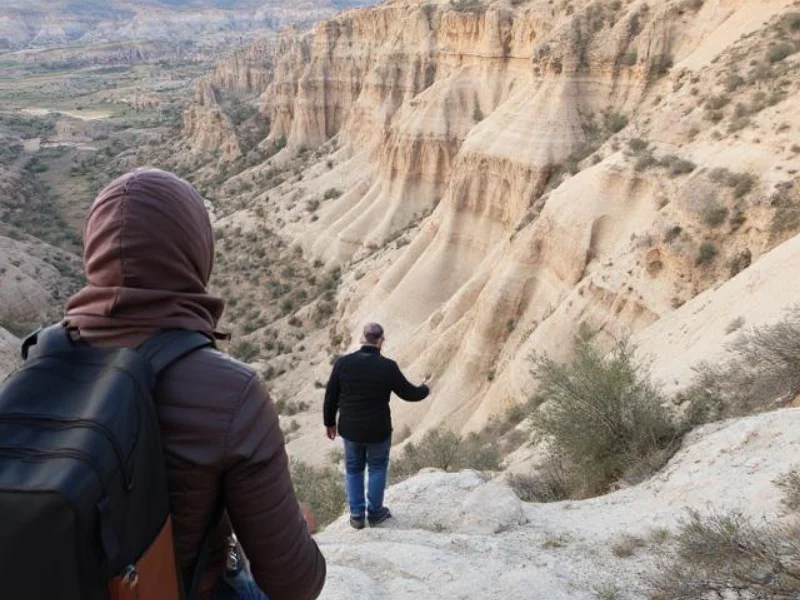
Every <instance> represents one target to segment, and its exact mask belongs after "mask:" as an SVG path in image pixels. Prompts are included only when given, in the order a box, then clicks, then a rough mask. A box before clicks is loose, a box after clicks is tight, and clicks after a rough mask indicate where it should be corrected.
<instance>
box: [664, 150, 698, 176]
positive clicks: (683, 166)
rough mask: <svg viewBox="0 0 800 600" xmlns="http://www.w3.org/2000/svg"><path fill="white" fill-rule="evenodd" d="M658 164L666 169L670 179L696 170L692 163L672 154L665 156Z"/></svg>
mask: <svg viewBox="0 0 800 600" xmlns="http://www.w3.org/2000/svg"><path fill="white" fill-rule="evenodd" d="M658 162H659V165H660V166H662V167H664V168H665V169H667V171H669V174H670V175H671V176H672V177H678V176H679V175H686V174H688V173H691V172H692V171H694V170H695V169H696V168H697V165H695V164H694V163H693V162H692V161H690V160H686V159H684V158H680V157H679V156H676V155H674V154H667V155H666V156H665V157H663V158H662V159H661V160H660V161H658Z"/></svg>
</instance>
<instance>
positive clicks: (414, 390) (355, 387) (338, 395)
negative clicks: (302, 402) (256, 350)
mask: <svg viewBox="0 0 800 600" xmlns="http://www.w3.org/2000/svg"><path fill="white" fill-rule="evenodd" d="M384 341H385V338H384V335H383V327H381V326H380V325H378V324H377V323H370V324H368V325H367V326H366V327H364V339H363V346H361V349H360V350H357V351H356V352H353V353H352V354H348V355H346V356H343V357H341V358H340V359H339V360H337V361H336V363H335V364H334V365H333V372H332V373H331V377H330V379H329V380H328V386H327V389H326V390H325V405H324V408H323V414H324V419H325V428H326V430H327V435H328V438H329V439H331V440H333V439H336V413H337V412H338V413H339V435H341V436H342V439H343V440H344V451H345V470H346V472H347V477H346V479H345V487H346V488H347V501H348V504H349V505H350V525H352V526H353V527H354V528H356V529H363V528H364V515H365V513H366V516H367V519H368V520H369V524H370V526H374V525H378V524H380V523H383V522H384V521H386V520H387V519H390V518H391V517H392V513H390V512H389V509H388V508H387V507H385V506H384V505H383V492H384V489H385V488H386V476H387V471H388V467H389V450H390V448H391V445H392V415H391V411H390V410H389V396H390V395H391V393H392V392H394V393H395V394H397V395H398V396H400V398H402V399H403V400H407V401H409V402H419V401H420V400H424V399H425V398H427V397H428V394H429V393H430V389H429V388H428V386H427V385H426V384H425V383H423V384H422V385H421V386H419V387H417V386H414V385H412V384H411V383H409V382H408V380H407V379H406V378H405V377H404V376H403V373H402V372H401V371H400V367H398V366H397V363H396V362H394V361H393V360H390V359H388V358H384V357H383V356H382V355H381V347H382V346H383V342H384ZM367 466H368V467H369V483H368V485H367V495H366V499H365V497H364V469H365V468H366V467H367Z"/></svg>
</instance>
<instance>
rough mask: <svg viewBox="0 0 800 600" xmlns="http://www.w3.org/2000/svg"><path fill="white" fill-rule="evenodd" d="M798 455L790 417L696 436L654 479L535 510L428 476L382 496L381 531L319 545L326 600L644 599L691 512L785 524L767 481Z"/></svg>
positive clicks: (799, 430) (329, 532)
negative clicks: (389, 514)
mask: <svg viewBox="0 0 800 600" xmlns="http://www.w3.org/2000/svg"><path fill="white" fill-rule="evenodd" d="M798 449H800V410H797V409H788V410H783V411H778V412H773V413H768V414H764V415H759V416H755V417H749V418H746V419H742V420H738V421H731V422H725V423H719V424H714V425H709V426H706V427H704V428H701V429H699V430H697V431H695V432H693V433H692V434H691V435H690V436H689V437H688V438H687V439H686V441H685V442H684V445H683V448H682V449H681V450H680V451H679V452H678V453H677V454H676V455H675V457H674V458H673V459H672V460H671V461H670V463H669V464H668V465H667V467H666V468H664V469H663V470H662V471H661V472H660V473H658V474H657V475H656V476H655V477H653V478H652V479H651V480H649V481H647V482H645V483H642V484H640V485H638V486H634V487H630V488H627V489H623V490H619V491H617V492H614V493H611V494H608V495H606V496H602V497H599V498H595V499H592V500H584V501H570V502H557V503H553V504H530V503H524V502H521V501H520V500H519V499H518V498H517V497H516V496H515V495H514V492H513V491H511V489H510V488H509V487H507V486H506V485H505V484H503V483H502V482H500V481H493V480H487V479H486V478H483V477H481V476H480V475H478V474H477V473H475V472H471V471H465V472H462V473H457V474H456V473H441V472H433V473H423V474H420V475H418V476H416V477H414V478H412V479H409V480H406V481H404V482H403V483H401V484H399V485H396V486H394V487H392V488H390V489H389V491H388V492H387V500H386V502H387V505H388V506H390V507H391V508H392V511H393V513H394V515H395V517H396V518H395V519H394V520H393V521H390V522H389V523H388V524H387V525H385V526H382V527H380V528H377V529H365V530H363V531H354V530H352V529H351V528H350V526H349V524H348V522H347V519H346V517H342V518H341V519H340V520H338V521H337V522H336V523H334V524H332V525H331V526H330V527H328V528H327V529H326V530H325V531H324V532H323V533H321V534H320V535H319V536H317V537H318V541H319V543H320V545H321V547H322V550H323V552H324V553H325V555H326V557H327V558H328V561H329V562H328V564H329V575H328V583H327V585H326V587H325V591H324V592H323V595H322V598H324V599H325V600H334V599H335V600H351V599H353V598H358V599H359V600H378V599H380V600H395V599H397V600H400V599H409V600H410V599H411V598H437V599H440V600H462V599H465V598H486V599H495V600H561V599H563V600H582V599H586V600H588V599H593V598H594V599H596V598H614V599H630V600H634V599H636V600H645V599H648V598H651V597H652V592H650V591H649V590H648V587H647V577H648V576H649V575H651V574H652V573H653V572H654V571H655V569H657V568H658V565H659V561H661V560H664V557H665V556H668V554H669V551H670V547H671V544H672V541H671V539H672V535H673V534H674V533H675V531H676V529H677V528H678V526H679V525H680V523H681V522H682V521H684V520H685V519H686V517H687V509H694V510H698V511H700V512H701V513H704V514H708V513H713V512H716V513H727V512H730V511H734V512H740V513H742V514H744V515H747V516H749V517H752V518H753V519H754V520H756V521H759V520H761V519H767V520H769V521H775V520H776V519H777V518H780V516H781V515H782V514H783V512H784V507H782V506H781V503H780V497H781V493H780V490H779V489H778V488H777V487H776V486H775V484H774V481H775V479H776V478H778V477H779V476H781V475H783V474H785V473H786V472H788V471H789V470H790V469H792V468H793V467H794V466H796V460H795V459H796V456H797V454H796V453H797V451H798ZM612 593H613V594H615V595H610V594H612ZM604 594H605V595H604Z"/></svg>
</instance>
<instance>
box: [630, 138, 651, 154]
mask: <svg viewBox="0 0 800 600" xmlns="http://www.w3.org/2000/svg"><path fill="white" fill-rule="evenodd" d="M649 145H650V143H649V142H648V141H647V140H643V139H641V138H631V139H629V140H628V148H630V149H631V152H633V153H634V154H639V153H640V152H644V151H645V150H647V148H648V146H649Z"/></svg>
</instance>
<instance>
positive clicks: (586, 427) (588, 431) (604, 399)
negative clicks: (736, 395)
mask: <svg viewBox="0 0 800 600" xmlns="http://www.w3.org/2000/svg"><path fill="white" fill-rule="evenodd" d="M533 374H534V376H535V377H536V378H537V380H538V381H539V385H540V389H539V396H540V397H541V398H542V399H543V400H544V404H543V406H542V409H541V410H539V411H537V412H536V413H535V414H534V417H533V420H534V425H535V426H536V428H537V429H538V431H540V432H541V433H542V434H543V435H544V436H545V437H546V438H547V439H548V440H549V442H550V450H549V452H550V456H551V460H555V459H557V460H562V461H564V463H566V464H567V465H568V466H569V468H568V470H567V472H568V473H569V477H570V480H571V481H570V482H569V483H570V484H569V486H568V487H569V488H570V494H571V496H573V497H581V496H593V495H598V494H602V493H605V492H606V491H608V489H609V488H610V486H611V485H612V484H613V483H615V482H617V481H619V480H620V479H625V480H627V481H631V482H638V481H641V480H642V479H643V478H645V477H646V476H648V475H650V474H651V473H653V472H654V471H655V470H657V469H659V468H660V467H661V466H662V465H663V464H664V463H665V462H666V460H667V459H668V458H669V457H670V456H671V455H672V453H673V452H674V451H675V449H676V448H677V443H678V441H679V439H680V438H681V435H682V430H681V428H680V427H679V426H678V425H677V424H676V423H675V422H674V421H673V419H672V418H671V416H670V415H669V414H668V412H667V409H665V408H664V406H663V398H662V396H661V394H660V393H659V391H658V390H657V389H656V388H655V386H654V385H653V384H652V383H651V382H650V380H649V377H648V375H647V374H646V372H644V370H643V369H642V368H641V367H640V366H639V365H638V364H637V363H636V361H635V360H634V356H633V348H632V347H631V346H630V345H629V344H627V343H625V342H621V343H619V344H617V345H616V346H615V347H614V349H613V350H612V351H611V353H610V354H609V355H608V356H606V357H604V356H603V355H602V354H601V353H600V352H599V351H598V350H597V349H596V348H594V347H593V346H591V345H589V344H586V343H581V344H578V346H577V347H576V349H575V358H574V359H573V360H572V362H571V363H569V364H558V363H556V362H554V361H552V360H550V359H548V358H546V357H541V356H535V357H534V368H533Z"/></svg>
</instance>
